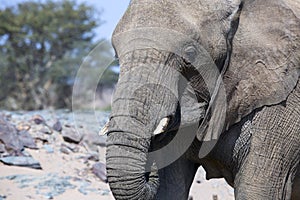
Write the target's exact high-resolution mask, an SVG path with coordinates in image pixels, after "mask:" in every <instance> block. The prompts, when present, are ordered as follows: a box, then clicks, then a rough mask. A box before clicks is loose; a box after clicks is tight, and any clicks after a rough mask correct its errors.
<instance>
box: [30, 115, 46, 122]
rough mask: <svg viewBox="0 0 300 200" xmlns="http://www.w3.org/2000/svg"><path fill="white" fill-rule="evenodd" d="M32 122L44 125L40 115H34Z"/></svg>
mask: <svg viewBox="0 0 300 200" xmlns="http://www.w3.org/2000/svg"><path fill="white" fill-rule="evenodd" d="M32 121H34V123H35V124H45V119H44V118H43V117H42V116H41V115H34V116H33V117H32Z"/></svg>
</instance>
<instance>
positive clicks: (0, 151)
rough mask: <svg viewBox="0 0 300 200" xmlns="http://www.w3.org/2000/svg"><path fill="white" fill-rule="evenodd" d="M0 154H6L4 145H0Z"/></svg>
mask: <svg viewBox="0 0 300 200" xmlns="http://www.w3.org/2000/svg"><path fill="white" fill-rule="evenodd" d="M2 153H6V149H5V146H4V144H2V143H0V154H2Z"/></svg>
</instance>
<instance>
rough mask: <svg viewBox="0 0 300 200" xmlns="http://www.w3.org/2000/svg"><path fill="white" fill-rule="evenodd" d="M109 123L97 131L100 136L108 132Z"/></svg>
mask: <svg viewBox="0 0 300 200" xmlns="http://www.w3.org/2000/svg"><path fill="white" fill-rule="evenodd" d="M108 127H109V122H106V124H105V125H104V126H103V128H102V129H101V130H100V131H99V135H100V136H104V135H106V134H107V132H108Z"/></svg>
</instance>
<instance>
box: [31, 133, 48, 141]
mask: <svg viewBox="0 0 300 200" xmlns="http://www.w3.org/2000/svg"><path fill="white" fill-rule="evenodd" d="M33 138H34V139H35V141H36V142H38V141H41V142H42V143H48V142H49V138H48V136H47V135H45V134H43V133H39V132H38V133H35V135H34V136H33Z"/></svg>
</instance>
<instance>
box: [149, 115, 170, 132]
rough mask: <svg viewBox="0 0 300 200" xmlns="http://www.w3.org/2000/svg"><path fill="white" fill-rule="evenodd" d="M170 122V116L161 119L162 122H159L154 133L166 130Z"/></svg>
mask: <svg viewBox="0 0 300 200" xmlns="http://www.w3.org/2000/svg"><path fill="white" fill-rule="evenodd" d="M169 122H170V118H169V117H165V118H163V119H162V120H160V122H159V124H158V126H157V127H156V129H155V131H154V132H153V134H154V135H158V134H161V133H163V132H165V131H166V129H167V127H168V125H169Z"/></svg>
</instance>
